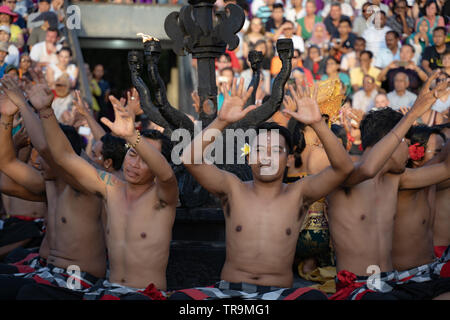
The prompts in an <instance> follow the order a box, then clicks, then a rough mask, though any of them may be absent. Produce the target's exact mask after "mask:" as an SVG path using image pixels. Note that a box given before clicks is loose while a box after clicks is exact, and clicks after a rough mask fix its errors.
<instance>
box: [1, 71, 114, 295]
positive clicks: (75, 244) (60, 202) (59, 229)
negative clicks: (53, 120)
mask: <svg viewBox="0 0 450 320" xmlns="http://www.w3.org/2000/svg"><path fill="white" fill-rule="evenodd" d="M37 81H42V82H38V83H36V84H33V85H32V86H30V87H28V88H27V90H26V92H27V95H28V98H29V99H30V102H31V103H32V104H33V105H34V106H36V107H42V106H47V105H51V102H52V100H53V94H52V92H51V91H50V90H49V89H48V87H47V85H46V84H45V83H44V82H43V81H45V80H43V79H40V80H37ZM1 84H2V91H3V93H2V94H1V95H0V96H1V99H0V100H1V101H0V106H1V113H2V119H1V121H2V123H3V125H2V126H1V128H0V141H1V144H2V148H0V158H1V160H0V170H1V171H2V172H3V173H4V174H6V175H8V176H9V177H10V178H12V179H14V181H16V182H17V183H18V184H20V185H22V186H24V187H25V188H26V189H28V190H29V191H30V192H32V193H34V194H38V195H44V196H46V200H47V205H48V214H47V219H46V227H47V229H46V235H45V238H44V240H43V243H42V245H41V248H40V252H39V253H40V258H42V259H41V260H40V263H39V264H38V265H36V268H39V267H42V268H39V269H37V270H36V271H35V272H32V273H28V274H26V275H22V274H21V276H20V277H19V276H0V299H14V298H15V297H16V295H17V293H18V291H19V289H20V288H21V287H22V286H23V285H25V284H28V283H33V282H34V281H33V280H36V281H38V282H40V283H47V284H49V285H54V286H61V287H68V286H70V285H69V282H67V279H68V278H69V277H70V276H71V269H72V270H74V271H77V273H78V274H77V276H76V280H75V282H70V283H71V284H73V286H71V288H72V289H76V290H84V289H87V288H89V287H90V286H92V285H93V284H94V283H96V282H97V280H98V278H102V277H104V276H105V273H106V252H105V251H106V250H105V244H104V239H103V227H102V224H101V220H100V213H101V205H102V202H101V200H100V199H99V198H98V197H97V196H96V195H95V194H90V193H85V192H84V190H83V189H81V188H77V187H76V186H75V187H71V186H70V185H69V184H68V183H67V181H71V182H72V180H71V178H70V177H68V176H64V175H62V174H61V171H60V170H59V168H58V167H57V166H56V165H55V163H54V162H53V160H52V157H51V156H50V154H49V152H48V149H47V144H46V142H45V137H44V133H43V131H42V127H41V125H40V123H39V120H38V119H37V117H36V115H35V114H34V113H33V111H32V110H31V107H30V105H29V104H28V103H27V101H26V100H25V97H24V95H23V93H22V90H21V89H20V88H19V87H18V86H17V84H16V83H15V82H14V81H13V80H12V79H11V78H9V77H7V76H5V77H4V78H3V79H2V81H1ZM18 110H20V112H21V114H22V117H23V119H24V123H25V127H26V128H27V132H28V134H29V136H30V138H31V142H32V143H33V146H34V147H35V148H36V149H37V150H38V151H39V158H38V162H39V163H40V167H41V168H40V169H41V172H40V173H39V172H38V171H37V170H35V169H34V168H33V167H32V166H30V165H27V164H25V163H22V162H20V161H18V160H17V159H16V157H15V154H14V151H13V148H12V139H11V129H12V128H11V124H12V118H13V116H14V114H15V113H16V112H17V111H18ZM64 133H65V134H66V135H67V136H68V137H69V139H70V141H71V143H72V146H73V148H75V150H76V152H77V153H80V152H81V138H80V136H79V135H78V134H77V132H76V131H75V129H74V128H72V127H67V126H65V127H64ZM72 146H70V145H69V148H71V150H73V149H72ZM24 198H25V199H27V197H24Z"/></svg>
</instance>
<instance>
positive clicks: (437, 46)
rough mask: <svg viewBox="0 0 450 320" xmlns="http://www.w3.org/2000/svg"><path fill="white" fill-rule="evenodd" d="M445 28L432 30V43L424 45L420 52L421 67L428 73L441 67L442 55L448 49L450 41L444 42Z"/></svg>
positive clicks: (449, 48)
mask: <svg viewBox="0 0 450 320" xmlns="http://www.w3.org/2000/svg"><path fill="white" fill-rule="evenodd" d="M445 36H446V30H445V28H444V27H437V28H436V29H434V31H433V42H434V45H432V46H429V47H426V48H425V51H424V52H423V53H422V68H423V69H424V70H425V72H426V73H427V74H428V75H431V74H432V73H433V70H436V69H437V68H442V56H443V55H444V53H445V52H446V51H448V50H450V42H445Z"/></svg>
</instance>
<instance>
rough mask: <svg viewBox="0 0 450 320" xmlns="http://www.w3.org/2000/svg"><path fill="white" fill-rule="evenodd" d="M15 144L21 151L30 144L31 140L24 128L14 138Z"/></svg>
mask: <svg viewBox="0 0 450 320" xmlns="http://www.w3.org/2000/svg"><path fill="white" fill-rule="evenodd" d="M13 144H14V146H15V148H16V150H20V149H22V148H24V147H26V146H28V145H29V144H30V138H29V137H28V134H27V130H26V129H25V127H23V126H22V128H20V130H19V131H17V132H16V134H15V135H14V136H13Z"/></svg>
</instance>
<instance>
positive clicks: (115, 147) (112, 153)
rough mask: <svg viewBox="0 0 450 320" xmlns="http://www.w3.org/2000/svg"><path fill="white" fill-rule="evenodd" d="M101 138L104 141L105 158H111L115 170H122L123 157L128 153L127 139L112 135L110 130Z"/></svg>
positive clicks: (103, 151) (103, 153)
mask: <svg viewBox="0 0 450 320" xmlns="http://www.w3.org/2000/svg"><path fill="white" fill-rule="evenodd" d="M100 140H101V141H102V142H103V146H102V155H103V159H105V160H106V159H111V160H112V165H113V168H114V170H120V168H122V163H123V159H125V155H126V154H127V147H125V143H126V141H125V140H124V139H122V138H119V137H115V136H113V135H111V133H109V132H108V133H106V134H105V135H103V137H101V139H100Z"/></svg>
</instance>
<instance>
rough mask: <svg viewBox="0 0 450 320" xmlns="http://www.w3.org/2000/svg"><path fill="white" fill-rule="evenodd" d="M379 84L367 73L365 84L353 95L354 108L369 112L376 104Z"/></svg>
mask: <svg viewBox="0 0 450 320" xmlns="http://www.w3.org/2000/svg"><path fill="white" fill-rule="evenodd" d="M377 94H378V91H377V86H376V84H375V79H374V78H373V77H372V76H369V75H365V76H364V79H363V86H362V89H361V90H358V91H357V92H356V93H355V94H354V95H353V109H357V110H362V111H363V112H364V113H367V112H369V111H370V109H372V108H373V107H374V105H375V97H376V96H377Z"/></svg>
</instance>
